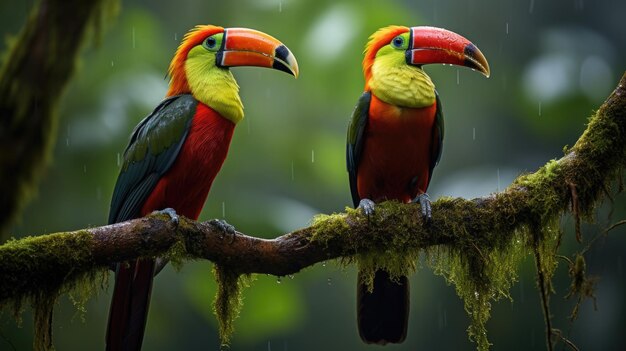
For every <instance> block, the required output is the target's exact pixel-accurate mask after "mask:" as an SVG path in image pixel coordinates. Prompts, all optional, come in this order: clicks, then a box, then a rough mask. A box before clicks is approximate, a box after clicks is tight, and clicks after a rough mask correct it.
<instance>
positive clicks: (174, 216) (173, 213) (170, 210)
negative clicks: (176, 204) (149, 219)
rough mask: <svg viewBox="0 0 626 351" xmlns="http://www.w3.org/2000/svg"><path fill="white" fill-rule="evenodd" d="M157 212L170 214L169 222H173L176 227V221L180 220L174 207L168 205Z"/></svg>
mask: <svg viewBox="0 0 626 351" xmlns="http://www.w3.org/2000/svg"><path fill="white" fill-rule="evenodd" d="M158 213H160V214H166V215H168V216H170V220H171V222H172V223H173V224H174V226H175V227H178V222H179V221H180V218H179V217H178V213H176V210H175V209H173V208H170V207H168V208H165V209H162V210H161V211H158Z"/></svg>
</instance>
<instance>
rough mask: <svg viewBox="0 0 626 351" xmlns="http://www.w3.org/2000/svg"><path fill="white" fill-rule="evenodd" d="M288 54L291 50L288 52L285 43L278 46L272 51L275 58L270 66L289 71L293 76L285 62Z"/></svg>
mask: <svg viewBox="0 0 626 351" xmlns="http://www.w3.org/2000/svg"><path fill="white" fill-rule="evenodd" d="M289 55H291V52H289V49H287V47H286V46H285V45H280V46H278V47H277V48H276V50H275V52H274V57H275V59H274V64H273V65H272V68H274V69H277V70H279V71H283V72H285V73H289V74H291V75H292V76H293V75H294V73H293V71H292V70H291V69H290V68H289V67H287V65H286V64H285V63H286V62H288V60H289Z"/></svg>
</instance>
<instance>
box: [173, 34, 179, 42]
mask: <svg viewBox="0 0 626 351" xmlns="http://www.w3.org/2000/svg"><path fill="white" fill-rule="evenodd" d="M174 41H178V33H176V32H174Z"/></svg>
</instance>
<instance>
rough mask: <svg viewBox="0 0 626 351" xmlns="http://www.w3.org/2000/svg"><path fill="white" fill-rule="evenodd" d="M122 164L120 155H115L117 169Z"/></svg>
mask: <svg viewBox="0 0 626 351" xmlns="http://www.w3.org/2000/svg"><path fill="white" fill-rule="evenodd" d="M121 164H122V157H121V156H120V153H119V152H118V153H117V166H118V167H119V166H120V165H121Z"/></svg>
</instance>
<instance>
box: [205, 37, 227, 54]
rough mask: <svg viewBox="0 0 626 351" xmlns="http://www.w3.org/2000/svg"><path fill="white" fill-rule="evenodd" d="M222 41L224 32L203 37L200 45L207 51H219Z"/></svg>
mask: <svg viewBox="0 0 626 351" xmlns="http://www.w3.org/2000/svg"><path fill="white" fill-rule="evenodd" d="M223 41H224V33H217V34H213V35H211V36H210V37H208V38H206V39H204V41H203V42H202V46H204V48H205V49H207V50H209V51H219V50H220V49H221V48H222V42H223Z"/></svg>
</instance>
